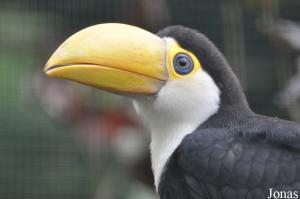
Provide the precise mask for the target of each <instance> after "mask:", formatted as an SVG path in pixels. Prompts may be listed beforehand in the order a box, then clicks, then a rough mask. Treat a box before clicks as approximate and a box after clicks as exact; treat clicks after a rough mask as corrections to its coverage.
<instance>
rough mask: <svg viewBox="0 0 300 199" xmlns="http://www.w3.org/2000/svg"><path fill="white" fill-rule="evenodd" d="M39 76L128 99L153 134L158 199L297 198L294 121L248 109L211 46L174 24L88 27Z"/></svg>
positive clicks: (297, 129)
mask: <svg viewBox="0 0 300 199" xmlns="http://www.w3.org/2000/svg"><path fill="white" fill-rule="evenodd" d="M44 71H45V73H46V74H47V75H48V76H51V77H57V78H63V79H67V80H72V81H76V82H79V83H82V84H86V85H89V86H93V87H96V88H100V89H103V90H106V91H109V92H112V93H116V94H119V95H124V96H126V97H129V98H130V99H132V100H133V105H134V107H135V109H136V111H137V114H138V115H139V117H140V118H141V120H142V121H144V123H145V124H146V125H147V126H148V127H149V130H150V132H151V144H150V150H151V163H152V170H153V174H154V184H155V187H156V190H157V192H158V194H159V196H160V198H161V199H202V198H203V199H266V198H298V197H300V193H298V192H299V191H300V126H299V124H297V123H294V122H291V121H286V120H282V119H278V118H276V117H267V116H263V115H259V114H256V113H254V112H253V111H252V110H251V109H250V107H249V105H248V102H247V100H246V97H245V94H244V93H243V90H242V88H241V85H240V83H239V81H238V79H237V77H236V76H235V74H234V73H233V71H232V69H231V68H230V66H229V64H228V62H227V61H226V59H225V58H224V56H223V55H222V53H221V52H220V51H219V50H218V49H217V47H216V46H215V45H214V44H213V43H212V42H211V41H210V40H209V39H208V38H207V37H206V36H204V35H203V34H202V33H200V32H198V31H196V30H193V29H190V28H187V27H184V26H178V25H177V26H170V27H166V28H164V29H162V30H161V31H159V32H158V33H157V34H152V33H150V32H148V31H146V30H144V29H141V28H138V27H135V26H131V25H126V24H119V23H105V24H99V25H94V26H91V27H88V28H85V29H83V30H81V31H79V32H77V33H75V34H74V35H72V36H71V37H69V38H68V39H67V40H66V41H65V42H63V43H62V44H61V46H59V47H58V49H57V50H56V51H55V52H54V53H53V55H52V56H51V57H50V59H49V61H48V62H47V64H46V66H45V69H44Z"/></svg>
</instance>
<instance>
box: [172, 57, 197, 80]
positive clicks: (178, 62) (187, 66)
mask: <svg viewBox="0 0 300 199" xmlns="http://www.w3.org/2000/svg"><path fill="white" fill-rule="evenodd" d="M173 66H174V70H175V71H176V73H178V74H180V75H187V74H189V73H190V72H191V71H192V70H193V69H194V62H193V59H192V58H191V57H190V56H189V55H187V54H185V53H178V54H177V55H176V56H175V58H174V60H173Z"/></svg>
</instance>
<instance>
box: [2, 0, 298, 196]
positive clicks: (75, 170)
mask: <svg viewBox="0 0 300 199" xmlns="http://www.w3.org/2000/svg"><path fill="white" fill-rule="evenodd" d="M299 10H300V1H299V0H284V1H283V0H281V1H280V0H186V1H183V0H181V1H180V0H172V1H171V0H169V1H167V0H51V1H50V0H49V1H46V0H1V6H0V102H1V103H0V198H1V199H21V198H22V199H27V198H28V199H29V198H30V199H47V198H49V199H50V198H55V199H60V198H61V199H82V198H84V199H87V198H95V199H100V198H101V199H127V198H131V199H135V198H136V199H155V198H157V196H156V195H155V192H154V187H153V179H152V173H151V169H150V161H149V152H148V144H149V137H148V134H147V130H146V129H145V128H144V127H143V125H141V123H140V122H139V119H138V118H137V117H136V115H135V114H134V111H133V109H132V107H131V104H130V103H129V102H128V100H124V99H122V98H121V97H118V96H114V95H112V94H108V93H105V92H102V91H99V90H96V89H93V88H89V87H86V86H82V85H79V84H76V83H73V82H66V81H61V80H58V79H50V78H48V77H46V76H45V75H44V73H43V66H44V64H45V63H46V61H47V59H48V57H49V56H50V55H51V53H52V52H53V51H54V50H55V49H56V48H57V47H58V45H59V44H60V43H61V42H62V41H64V40H65V39H66V38H67V37H68V36H70V35H71V34H73V33H75V32H76V31H79V30H80V29H82V28H84V27H87V26H90V25H94V24H98V23H106V22H122V23H127V24H132V25H136V26H139V27H142V28H145V29H147V30H150V31H152V32H157V31H158V30H159V29H161V28H163V27H165V26H168V25H175V24H181V25H184V26H188V27H191V28H195V29H197V30H199V31H200V32H202V33H204V34H206V35H207V36H208V37H209V38H210V39H211V40H212V41H213V42H214V43H215V44H216V45H217V46H218V47H219V48H220V50H221V51H222V52H223V53H224V54H225V56H226V57H227V58H228V61H229V63H230V64H231V66H232V67H233V69H234V71H235V72H236V74H237V76H238V77H239V79H240V80H241V83H242V85H243V88H244V91H245V92H246V94H247V97H248V99H249V102H250V105H251V107H252V108H253V109H254V110H255V111H256V112H258V113H261V114H266V115H271V116H277V117H281V118H286V119H291V120H295V121H300V105H299V95H300V73H299V74H298V72H299V70H300V58H299V52H300V26H299V24H298V23H299V21H300V12H299Z"/></svg>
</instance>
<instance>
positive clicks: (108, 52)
mask: <svg viewBox="0 0 300 199" xmlns="http://www.w3.org/2000/svg"><path fill="white" fill-rule="evenodd" d="M45 73H46V74H47V75H49V76H51V77H57V78H63V79H67V80H72V81H76V82H79V83H82V84H86V85H89V86H93V87H96V88H99V89H103V90H106V91H110V92H113V93H117V94H121V95H126V96H129V97H130V98H132V99H133V100H134V105H135V107H136V109H137V111H138V112H139V113H140V114H141V116H142V117H143V118H144V119H145V120H147V123H149V124H150V126H151V125H152V127H153V129H155V126H161V125H159V123H161V124H163V123H165V121H166V118H168V119H172V121H173V122H174V124H175V123H176V124H184V125H191V126H194V125H199V124H200V123H201V122H203V121H205V120H207V119H208V118H209V117H210V116H211V115H213V114H215V113H216V112H217V111H218V109H219V108H220V105H221V104H224V105H231V104H243V103H245V102H244V101H245V100H244V97H243V94H242V92H241V89H240V86H239V83H238V81H237V79H236V77H235V76H234V75H233V73H232V71H231V69H230V68H229V67H228V64H227V62H226V60H225V59H224V57H223V55H222V54H221V53H220V52H219V51H218V49H217V48H216V47H215V46H214V45H213V44H212V43H211V42H210V41H209V40H208V39H207V38H206V37H205V36H204V35H202V34H201V33H199V32H197V31H195V30H192V29H189V28H185V27H183V26H171V27H167V28H165V29H163V30H161V31H160V32H158V33H157V34H156V35H155V34H152V33H150V32H148V31H145V30H143V29H141V28H138V27H134V26H130V25H125V24H118V23H108V24H100V25H95V26H91V27H88V28H86V29H83V30H81V31H79V32H77V33H76V34H74V35H72V36H71V37H70V38H68V39H67V40H66V41H65V42H63V43H62V44H61V46H59V47H58V49H57V50H56V51H55V52H54V54H53V55H52V56H51V57H50V59H49V61H48V62H47V64H46V67H45Z"/></svg>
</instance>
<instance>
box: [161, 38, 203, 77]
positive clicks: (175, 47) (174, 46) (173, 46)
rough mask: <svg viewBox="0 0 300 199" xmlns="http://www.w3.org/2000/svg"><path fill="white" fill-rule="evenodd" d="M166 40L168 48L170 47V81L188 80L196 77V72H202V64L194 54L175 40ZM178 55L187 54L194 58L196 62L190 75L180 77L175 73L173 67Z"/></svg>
mask: <svg viewBox="0 0 300 199" xmlns="http://www.w3.org/2000/svg"><path fill="white" fill-rule="evenodd" d="M166 40H167V46H168V53H167V68H168V72H169V79H170V80H175V79H181V78H187V77H190V76H192V75H194V74H195V73H196V72H198V71H201V70H202V66H201V64H200V62H199V61H198V59H197V58H196V56H195V55H194V54H193V53H191V52H190V51H187V50H185V49H183V48H182V47H181V46H180V45H179V44H178V43H177V42H176V41H175V40H174V39H169V38H167V39H166ZM178 53H185V54H187V55H189V56H190V57H191V58H192V60H193V62H194V68H193V70H192V71H191V72H190V73H189V74H186V75H180V74H178V73H177V72H176V71H175V69H174V66H173V61H174V58H175V56H176V55H177V54H178Z"/></svg>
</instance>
